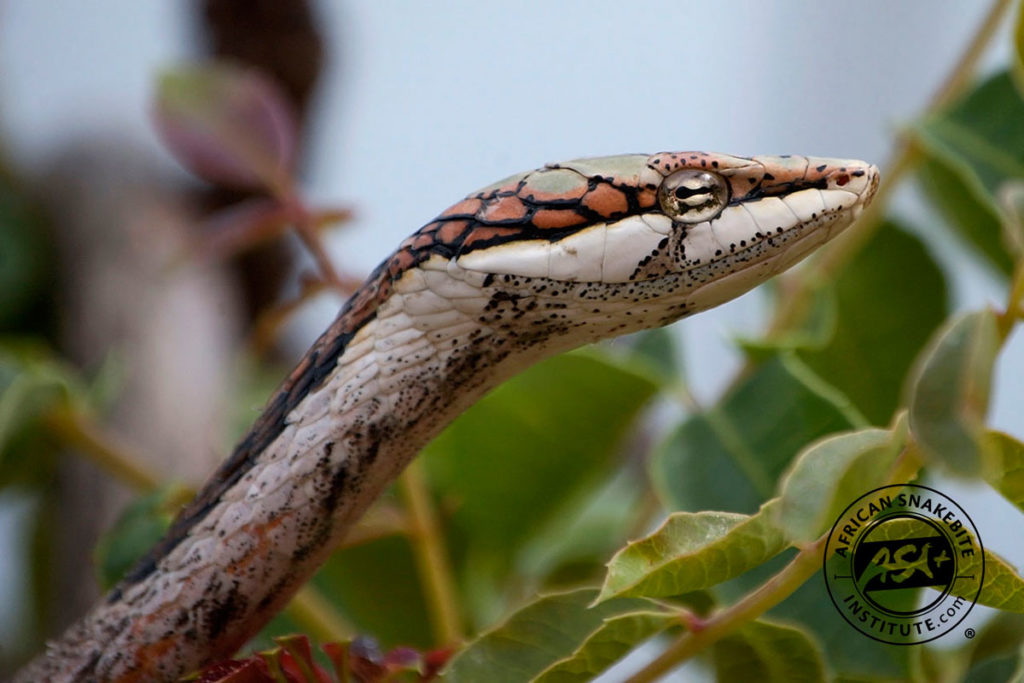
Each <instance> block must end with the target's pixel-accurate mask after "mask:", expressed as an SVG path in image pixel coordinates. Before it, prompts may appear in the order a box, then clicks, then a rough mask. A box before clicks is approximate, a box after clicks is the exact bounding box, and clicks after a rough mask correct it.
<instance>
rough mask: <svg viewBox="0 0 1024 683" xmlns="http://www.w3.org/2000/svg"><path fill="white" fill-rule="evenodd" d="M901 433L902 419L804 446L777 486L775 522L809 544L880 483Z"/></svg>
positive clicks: (896, 450)
mask: <svg viewBox="0 0 1024 683" xmlns="http://www.w3.org/2000/svg"><path fill="white" fill-rule="evenodd" d="M906 438H907V427H906V419H905V418H902V417H901V419H900V421H899V422H898V424H897V425H896V427H894V428H893V430H892V431H889V430H885V429H862V430H860V431H856V432H849V433H846V434H839V435H836V436H832V437H828V438H826V439H824V440H822V441H819V442H817V443H815V444H813V445H812V446H810V447H808V448H807V449H806V450H804V451H803V453H801V454H800V455H799V456H797V459H796V461H795V462H794V463H793V467H792V468H791V469H790V471H789V473H788V474H786V476H785V478H784V479H783V481H782V484H781V486H780V491H781V494H780V498H781V500H780V501H779V506H778V524H779V526H780V527H781V529H782V531H783V533H784V534H786V536H787V537H788V538H789V539H790V540H791V541H793V542H794V543H809V542H811V541H813V540H814V539H816V538H818V537H819V536H821V534H823V533H824V532H825V531H826V530H827V529H828V527H829V526H830V525H831V524H832V523H833V522H834V521H835V519H836V517H837V516H838V515H839V514H840V513H841V512H842V511H843V510H844V509H845V508H846V506H847V505H849V504H850V502H851V501H854V500H856V499H857V498H858V497H860V496H861V495H863V494H864V492H865V491H870V490H871V489H873V488H875V487H877V486H881V485H882V484H883V483H884V481H885V476H886V473H887V472H888V470H889V468H890V467H891V466H892V464H893V462H895V460H896V457H897V456H898V455H899V453H900V450H901V449H902V448H903V445H904V443H905V442H906Z"/></svg>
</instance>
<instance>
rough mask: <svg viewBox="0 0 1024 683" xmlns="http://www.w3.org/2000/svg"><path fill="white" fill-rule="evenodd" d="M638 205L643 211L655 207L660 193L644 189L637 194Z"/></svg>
mask: <svg viewBox="0 0 1024 683" xmlns="http://www.w3.org/2000/svg"><path fill="white" fill-rule="evenodd" d="M636 199H637V203H638V204H639V205H640V208H641V209H646V208H649V207H652V206H654V205H655V204H656V203H657V201H658V191H657V190H650V189H648V188H646V187H645V188H644V189H642V190H640V191H639V192H637V193H636Z"/></svg>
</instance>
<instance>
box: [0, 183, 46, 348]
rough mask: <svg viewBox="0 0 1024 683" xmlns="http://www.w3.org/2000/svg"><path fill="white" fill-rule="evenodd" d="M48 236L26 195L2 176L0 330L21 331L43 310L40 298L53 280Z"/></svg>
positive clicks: (0, 192) (0, 187)
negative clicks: (28, 320) (24, 324)
mask: <svg viewBox="0 0 1024 683" xmlns="http://www.w3.org/2000/svg"><path fill="white" fill-rule="evenodd" d="M46 236H47V232H46V230H45V229H44V226H43V224H42V221H41V220H40V218H39V216H38V215H37V214H36V212H35V210H34V209H33V208H32V207H31V206H30V204H29V202H28V200H27V199H26V197H25V193H23V192H21V191H20V190H19V188H17V187H16V186H15V185H14V183H13V182H11V180H10V178H8V177H7V175H6V174H3V173H0V245H3V248H0V292H2V295H0V330H5V329H18V328H19V327H21V324H22V323H24V322H27V321H25V318H26V317H28V316H30V315H32V314H33V313H38V310H37V311H33V308H35V309H40V308H42V306H41V305H40V299H41V298H42V296H43V295H44V293H45V291H46V288H47V287H48V286H49V285H50V283H51V282H52V281H53V278H52V277H51V273H50V270H51V267H52V264H51V261H52V259H53V255H52V254H51V251H52V250H51V248H50V246H49V244H48V241H47V238H46ZM37 317H39V316H37ZM39 322H42V321H39ZM37 326H38V323H37ZM22 329H23V328H22Z"/></svg>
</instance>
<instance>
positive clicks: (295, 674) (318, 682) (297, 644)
mask: <svg viewBox="0 0 1024 683" xmlns="http://www.w3.org/2000/svg"><path fill="white" fill-rule="evenodd" d="M274 642H276V643H277V644H278V645H280V646H281V647H283V648H284V649H285V653H284V655H283V656H282V658H281V663H282V666H283V668H284V672H285V675H286V676H288V678H289V679H294V680H295V681H298V682H301V683H331V677H330V675H328V673H327V672H326V671H325V670H324V669H323V668H322V667H320V666H317V664H316V663H315V662H314V661H313V649H312V648H311V647H310V645H309V637H308V636H304V635H291V636H283V637H281V638H275V639H274Z"/></svg>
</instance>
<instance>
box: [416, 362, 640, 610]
mask: <svg viewBox="0 0 1024 683" xmlns="http://www.w3.org/2000/svg"><path fill="white" fill-rule="evenodd" d="M656 389H657V385H656V383H655V381H654V380H653V379H652V377H651V373H650V372H649V369H638V368H637V367H636V365H635V364H630V363H629V362H627V361H623V360H617V359H614V358H610V357H608V356H607V355H606V354H602V353H600V352H598V351H596V350H589V351H586V352H580V353H571V354H565V355H561V356H557V357H555V358H552V359H549V360H547V361H544V362H543V363H540V364H538V365H537V366H535V367H533V368H530V369H529V370H527V371H526V372H524V373H522V374H521V375H519V376H517V377H515V378H513V379H512V380H510V381H509V382H506V383H505V384H503V385H501V386H500V387H498V388H497V389H496V390H495V391H494V392H492V393H491V394H489V395H488V396H486V397H484V398H483V399H482V400H480V401H479V402H477V403H476V404H475V405H474V406H473V407H472V408H470V409H469V410H468V411H466V413H465V414H464V415H462V416H461V417H460V418H459V419H458V420H456V421H455V423H454V424H452V425H451V426H450V427H449V428H448V429H446V430H445V431H444V433H442V434H441V435H440V436H439V437H438V438H437V439H435V440H434V442H433V443H431V444H430V445H429V446H428V447H427V448H426V449H425V450H424V452H423V454H422V455H421V456H420V457H421V458H423V459H424V461H425V464H426V468H427V472H428V474H429V476H430V480H431V482H432V483H433V485H434V489H435V491H436V492H437V494H438V496H439V498H440V505H441V508H442V509H446V510H449V511H451V512H450V514H449V516H448V518H447V520H446V521H447V524H446V530H445V536H446V539H447V540H448V541H449V548H450V550H451V552H452V555H453V559H454V562H455V565H456V567H457V571H458V574H459V575H460V578H461V580H462V582H463V586H464V588H465V590H466V597H467V602H468V604H469V605H470V607H471V609H472V611H473V613H474V614H475V616H476V617H477V620H478V621H484V622H489V621H493V619H494V618H496V616H497V612H498V610H500V604H498V603H497V602H496V601H495V600H494V598H495V597H500V594H501V593H503V592H505V591H507V590H508V589H507V575H508V573H509V572H510V571H512V569H513V567H518V566H520V564H521V562H522V556H521V553H523V552H524V550H526V549H529V548H531V547H534V543H533V539H534V538H535V537H537V536H538V535H545V534H546V533H547V531H548V530H549V529H551V528H552V527H553V526H557V521H558V520H562V519H566V518H572V517H576V516H577V511H578V510H579V509H581V508H582V507H584V506H586V505H587V502H588V500H589V499H590V498H591V496H592V495H593V493H594V492H595V491H597V490H598V489H599V488H600V487H601V486H602V485H604V484H605V482H607V481H608V479H609V478H610V477H611V476H612V475H613V474H614V473H615V472H616V471H617V470H618V459H617V456H619V455H620V454H621V452H622V451H621V447H622V444H623V442H624V440H625V437H626V435H627V434H628V431H629V429H630V428H631V426H632V424H633V422H634V420H635V418H636V416H637V415H638V414H639V411H640V409H641V408H642V407H643V406H644V405H645V404H646V403H647V401H648V400H649V398H650V397H651V396H652V395H653V394H654V392H655V391H656ZM620 533H621V532H620ZM609 536H610V534H609ZM606 540H607V541H608V544H607V545H604V546H603V547H602V553H606V552H608V551H610V550H611V549H613V548H615V547H618V546H619V545H620V544H621V543H622V541H623V540H625V539H624V538H622V537H619V538H614V537H610V538H608V539H606ZM606 556H607V555H606V554H602V559H603V557H606ZM598 566H599V560H597V558H595V564H594V568H595V569H596V568H597V567H598Z"/></svg>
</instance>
